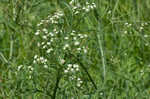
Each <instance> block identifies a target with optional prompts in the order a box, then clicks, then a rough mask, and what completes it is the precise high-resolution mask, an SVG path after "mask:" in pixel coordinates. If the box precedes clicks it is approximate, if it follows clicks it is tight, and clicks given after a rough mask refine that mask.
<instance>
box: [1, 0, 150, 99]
mask: <svg viewBox="0 0 150 99" xmlns="http://www.w3.org/2000/svg"><path fill="white" fill-rule="evenodd" d="M78 1H80V2H83V3H84V2H85V1H88V2H95V4H96V6H97V7H96V9H95V10H94V11H92V12H91V13H90V14H88V15H86V16H84V17H83V18H82V19H81V21H77V22H75V23H74V24H73V25H70V29H71V28H72V27H73V26H77V29H79V30H83V31H84V32H88V33H89V34H88V36H89V37H90V39H89V40H88V45H89V47H90V51H89V59H85V60H83V63H85V65H88V67H90V68H88V69H87V70H88V72H89V74H90V75H91V77H92V79H93V80H94V82H95V84H96V86H97V89H94V88H93V87H92V85H91V87H89V88H91V89H89V92H87V93H86V94H83V93H82V92H78V94H75V93H73V92H72V91H70V92H68V93H66V94H64V93H63V91H57V94H56V99H71V98H70V97H69V95H71V94H73V95H74V99H149V98H150V21H149V20H150V0H143V1H142V0H83V1H82V0H78ZM68 2H69V0H0V98H1V99H49V98H51V93H53V90H50V88H49V87H45V86H44V85H45V81H43V79H42V80H40V78H39V79H36V78H35V79H34V80H33V81H27V80H26V73H25V72H26V71H24V72H20V77H19V78H17V77H16V76H15V69H16V67H17V66H18V65H20V64H24V65H28V64H31V63H32V60H33V56H34V55H35V54H36V53H39V52H38V50H37V49H36V47H35V36H34V33H35V31H36V24H37V23H38V22H40V20H41V19H44V18H45V17H46V16H47V15H48V14H51V13H53V12H54V11H56V10H57V9H62V10H63V11H68V13H69V8H68V6H67V3H68ZM79 17H80V16H79ZM77 19H78V17H77ZM66 20H68V22H69V21H70V20H71V16H69V14H68V16H66ZM125 23H129V24H132V25H131V26H130V27H127V26H125V25H124V24H125ZM145 23H147V25H144V26H141V24H145ZM70 24H71V23H70ZM64 25H65V26H69V25H68V24H64ZM71 26H72V27H71ZM141 27H143V29H142V30H140V28H141ZM125 31H127V34H125V33H124V32H125ZM145 35H148V37H146V36H145ZM41 72H42V70H41ZM104 72H105V73H104ZM54 78H55V80H56V79H57V74H56V75H55V74H54ZM45 79H47V78H45ZM55 80H54V82H53V85H54V86H55V83H56V82H55ZM33 86H34V88H36V89H32V88H33ZM35 86H36V87H35ZM59 86H63V85H62V84H61V85H59ZM87 87H88V86H87ZM87 89H88V88H87ZM58 90H59V89H58ZM86 91H87V90H86Z"/></svg>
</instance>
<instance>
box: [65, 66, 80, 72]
mask: <svg viewBox="0 0 150 99" xmlns="http://www.w3.org/2000/svg"><path fill="white" fill-rule="evenodd" d="M77 71H79V65H78V64H68V65H67V68H66V69H65V70H64V73H74V72H77Z"/></svg>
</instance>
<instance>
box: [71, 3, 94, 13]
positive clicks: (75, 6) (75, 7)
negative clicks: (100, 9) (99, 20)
mask: <svg viewBox="0 0 150 99" xmlns="http://www.w3.org/2000/svg"><path fill="white" fill-rule="evenodd" d="M69 4H70V6H71V7H72V10H73V13H74V14H75V15H76V14H78V13H80V12H89V11H91V10H93V9H94V8H96V4H95V3H91V4H90V3H89V2H86V4H85V5H84V6H81V4H80V3H78V2H77V1H76V0H72V1H70V2H69Z"/></svg>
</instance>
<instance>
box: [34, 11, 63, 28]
mask: <svg viewBox="0 0 150 99" xmlns="http://www.w3.org/2000/svg"><path fill="white" fill-rule="evenodd" d="M63 16H64V14H63V12H62V11H57V12H55V13H54V15H53V16H50V15H49V16H48V17H47V18H46V19H45V20H41V22H40V23H39V24H37V26H41V25H44V24H48V23H51V24H57V23H58V20H59V19H60V18H61V17H63Z"/></svg>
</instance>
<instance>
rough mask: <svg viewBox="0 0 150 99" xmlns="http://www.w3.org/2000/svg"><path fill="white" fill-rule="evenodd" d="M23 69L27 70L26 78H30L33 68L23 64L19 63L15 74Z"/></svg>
mask: <svg viewBox="0 0 150 99" xmlns="http://www.w3.org/2000/svg"><path fill="white" fill-rule="evenodd" d="M22 70H24V71H25V72H27V75H28V78H29V79H31V77H32V73H33V71H34V68H33V67H32V66H25V65H19V66H18V67H17V72H16V74H18V72H19V71H22Z"/></svg>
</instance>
